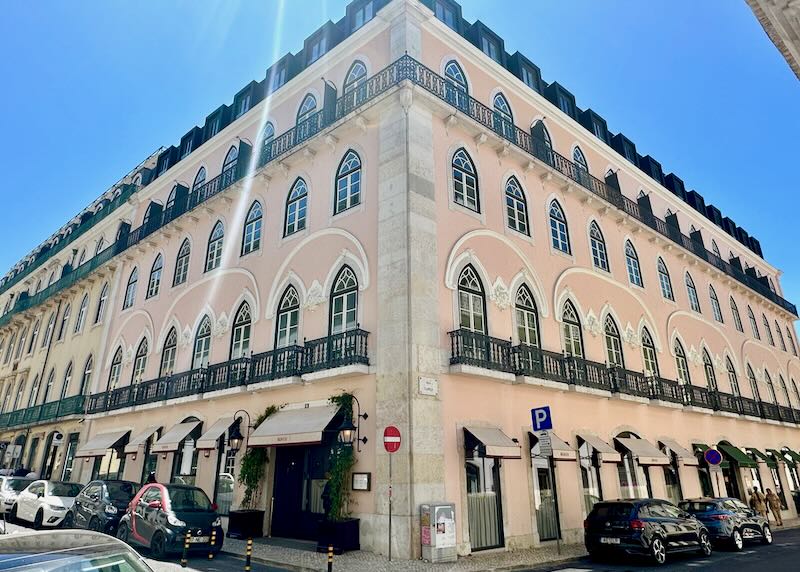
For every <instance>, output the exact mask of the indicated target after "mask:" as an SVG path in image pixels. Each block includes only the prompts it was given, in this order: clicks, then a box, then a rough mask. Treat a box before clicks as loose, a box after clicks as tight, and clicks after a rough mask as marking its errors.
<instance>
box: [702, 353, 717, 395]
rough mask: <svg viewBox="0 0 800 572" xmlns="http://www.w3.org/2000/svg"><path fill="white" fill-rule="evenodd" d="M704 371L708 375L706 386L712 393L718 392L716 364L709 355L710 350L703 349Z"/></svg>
mask: <svg viewBox="0 0 800 572" xmlns="http://www.w3.org/2000/svg"><path fill="white" fill-rule="evenodd" d="M703 370H704V371H705V373H706V385H707V386H708V389H709V390H711V391H716V390H717V376H716V374H715V373H714V362H712V361H711V356H710V355H708V350H706V349H705V348H704V349H703Z"/></svg>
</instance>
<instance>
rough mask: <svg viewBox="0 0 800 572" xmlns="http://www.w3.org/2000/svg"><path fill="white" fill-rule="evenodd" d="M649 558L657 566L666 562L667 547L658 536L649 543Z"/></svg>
mask: <svg viewBox="0 0 800 572" xmlns="http://www.w3.org/2000/svg"><path fill="white" fill-rule="evenodd" d="M650 558H652V559H653V562H655V564H656V565H657V566H661V565H662V564H664V563H665V562H666V561H667V547H666V546H665V545H664V541H663V540H661V538H659V537H658V536H656V537H655V538H654V539H653V541H652V542H651V543H650Z"/></svg>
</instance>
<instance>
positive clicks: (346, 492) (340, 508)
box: [327, 393, 356, 521]
mask: <svg viewBox="0 0 800 572" xmlns="http://www.w3.org/2000/svg"><path fill="white" fill-rule="evenodd" d="M329 401H330V403H331V404H333V405H338V406H339V407H340V409H341V412H342V414H343V416H344V418H345V419H352V418H353V395H352V394H350V393H340V394H339V395H334V396H333V397H331V398H330V399H329ZM330 461H331V464H330V469H329V470H328V473H329V474H330V476H329V478H328V484H327V489H328V495H329V497H330V511H329V512H328V514H327V518H328V520H332V521H341V520H344V519H346V518H347V516H348V514H347V511H346V508H345V507H347V501H348V499H349V498H350V489H349V486H348V485H349V483H348V480H349V477H350V470H351V469H352V468H353V465H355V463H356V459H355V455H354V454H353V447H352V445H342V444H340V443H337V444H336V445H334V446H333V448H332V449H331V458H330Z"/></svg>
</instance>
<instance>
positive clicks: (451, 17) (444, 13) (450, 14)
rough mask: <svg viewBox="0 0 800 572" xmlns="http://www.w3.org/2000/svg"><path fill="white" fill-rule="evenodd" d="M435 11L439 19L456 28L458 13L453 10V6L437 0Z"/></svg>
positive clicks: (449, 26)
mask: <svg viewBox="0 0 800 572" xmlns="http://www.w3.org/2000/svg"><path fill="white" fill-rule="evenodd" d="M434 13H435V14H436V19H437V20H441V21H442V22H444V23H445V25H446V26H447V27H448V28H452V29H453V30H455V29H456V13H455V11H453V8H451V7H450V6H448V5H447V4H445V3H444V2H441V1H437V2H436V6H435V8H434Z"/></svg>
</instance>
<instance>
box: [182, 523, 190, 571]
mask: <svg viewBox="0 0 800 572" xmlns="http://www.w3.org/2000/svg"><path fill="white" fill-rule="evenodd" d="M189 536H190V534H189V531H188V530H187V531H186V536H184V537H183V555H182V556H181V568H186V566H187V565H188V564H189V560H188V558H187V556H188V554H189Z"/></svg>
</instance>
